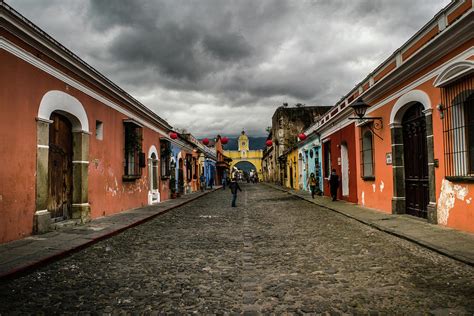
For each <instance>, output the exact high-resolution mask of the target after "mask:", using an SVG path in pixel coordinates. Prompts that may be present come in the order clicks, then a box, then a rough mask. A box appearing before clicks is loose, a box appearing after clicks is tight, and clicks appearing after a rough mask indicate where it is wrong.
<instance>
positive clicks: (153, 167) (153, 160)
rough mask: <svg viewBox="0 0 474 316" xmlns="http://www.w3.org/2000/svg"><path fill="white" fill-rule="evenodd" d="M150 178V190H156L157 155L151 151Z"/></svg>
mask: <svg viewBox="0 0 474 316" xmlns="http://www.w3.org/2000/svg"><path fill="white" fill-rule="evenodd" d="M150 178H151V190H152V191H156V190H158V157H156V155H155V153H152V154H151V157H150Z"/></svg>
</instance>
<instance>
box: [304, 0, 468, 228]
mask: <svg viewBox="0 0 474 316" xmlns="http://www.w3.org/2000/svg"><path fill="white" fill-rule="evenodd" d="M472 6H473V3H472V1H470V0H455V1H452V2H451V3H450V4H448V5H447V6H446V7H445V8H444V9H443V10H441V11H440V12H439V13H438V14H436V16H435V17H433V19H431V20H430V21H429V22H428V23H427V24H426V25H425V26H423V28H421V29H420V30H419V31H418V32H417V33H416V34H415V35H414V36H413V37H411V38H410V39H409V40H408V41H407V42H406V43H405V44H404V45H403V46H402V47H400V48H399V49H397V50H396V51H395V52H394V53H393V54H392V55H391V56H390V57H388V58H387V59H386V60H385V61H384V62H383V63H382V64H381V65H379V66H378V67H377V68H376V69H374V71H372V72H371V73H370V74H369V75H368V76H367V77H366V78H365V79H364V80H362V81H361V82H360V83H359V84H358V85H357V86H356V87H355V88H354V89H353V90H351V91H349V92H348V93H347V94H346V95H345V96H344V97H343V98H342V99H341V100H340V101H339V102H337V103H336V104H335V105H334V106H333V107H332V109H331V110H330V111H329V112H328V113H326V114H325V115H324V116H323V117H322V118H321V119H320V120H319V121H318V122H317V123H316V124H314V125H313V126H312V127H311V128H309V129H308V130H307V131H306V132H305V134H306V135H311V134H312V133H317V134H318V135H320V138H321V142H322V161H323V164H322V166H323V174H324V176H325V177H327V176H328V174H329V172H330V170H331V169H332V168H334V169H336V170H337V173H338V174H339V175H340V176H341V179H342V184H341V187H340V190H339V197H340V198H343V199H346V200H348V201H351V202H357V203H359V204H361V205H364V206H367V207H370V208H373V209H378V210H380V211H382V212H387V213H393V214H410V215H413V216H416V217H420V218H422V219H426V220H427V221H429V222H431V223H438V224H441V225H446V226H449V227H453V228H457V229H461V230H465V231H470V232H474V205H473V198H474V195H473V193H472V192H473V191H474V185H473V184H472V181H473V180H474V168H473V166H474V159H473V157H474V132H473V131H474V128H473V126H474V115H473V114H472V113H474V112H473V110H472V109H474V103H473V102H474V101H473V100H474V93H473V91H474V78H473V73H474V49H473V44H474V39H473V35H474V31H473V30H474V12H473V7H472ZM352 107H353V108H356V109H357V115H358V116H356V115H355V114H354V112H353V109H352ZM353 117H357V118H359V119H357V120H354V119H352V118H353ZM324 192H325V194H327V195H329V187H328V186H327V184H325V186H324Z"/></svg>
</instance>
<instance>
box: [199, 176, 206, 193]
mask: <svg viewBox="0 0 474 316" xmlns="http://www.w3.org/2000/svg"><path fill="white" fill-rule="evenodd" d="M199 182H201V192H204V190H205V189H206V176H205V175H204V173H202V174H201V176H200V177H199Z"/></svg>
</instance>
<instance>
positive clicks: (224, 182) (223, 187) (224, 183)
mask: <svg viewBox="0 0 474 316" xmlns="http://www.w3.org/2000/svg"><path fill="white" fill-rule="evenodd" d="M226 181H227V180H226V177H225V176H224V177H222V190H225V185H226Z"/></svg>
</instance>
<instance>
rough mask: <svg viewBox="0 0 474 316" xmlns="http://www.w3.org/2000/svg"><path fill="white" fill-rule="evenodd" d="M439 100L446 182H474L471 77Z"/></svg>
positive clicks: (473, 81)
mask: <svg viewBox="0 0 474 316" xmlns="http://www.w3.org/2000/svg"><path fill="white" fill-rule="evenodd" d="M441 97H442V102H443V107H442V119H443V142H444V155H445V169H446V178H447V179H448V180H458V181H459V180H469V181H474V76H473V75H472V74H471V75H470V76H468V77H467V78H466V77H465V78H461V79H460V80H458V81H456V82H454V83H452V84H451V85H449V86H447V87H445V88H443V89H442V91H441Z"/></svg>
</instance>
